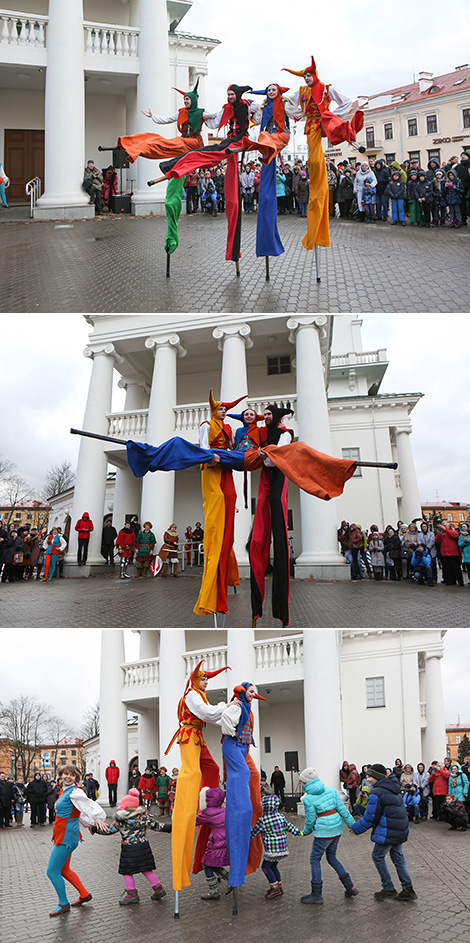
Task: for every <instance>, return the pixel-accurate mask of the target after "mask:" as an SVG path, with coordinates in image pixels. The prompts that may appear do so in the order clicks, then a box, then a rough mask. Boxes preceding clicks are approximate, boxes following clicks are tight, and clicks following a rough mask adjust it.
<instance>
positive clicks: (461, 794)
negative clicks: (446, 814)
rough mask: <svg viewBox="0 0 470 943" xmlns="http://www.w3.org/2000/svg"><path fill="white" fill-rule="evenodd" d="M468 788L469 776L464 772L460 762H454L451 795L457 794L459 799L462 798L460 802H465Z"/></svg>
mask: <svg viewBox="0 0 470 943" xmlns="http://www.w3.org/2000/svg"><path fill="white" fill-rule="evenodd" d="M468 790H469V782H468V776H466V775H465V773H462V770H461V769H460V766H459V764H458V763H452V766H451V775H450V779H449V796H451V795H452V796H456V798H457V799H460V802H463V801H464V799H465V797H466V796H467V794H468Z"/></svg>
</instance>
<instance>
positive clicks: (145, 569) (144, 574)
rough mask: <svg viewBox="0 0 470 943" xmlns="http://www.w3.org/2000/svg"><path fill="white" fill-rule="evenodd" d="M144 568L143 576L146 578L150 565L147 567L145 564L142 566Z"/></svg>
mask: <svg viewBox="0 0 470 943" xmlns="http://www.w3.org/2000/svg"><path fill="white" fill-rule="evenodd" d="M142 570H143V576H144V579H145V577H146V576H147V573H148V567H147V566H144V567H142Z"/></svg>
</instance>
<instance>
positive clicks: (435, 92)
mask: <svg viewBox="0 0 470 943" xmlns="http://www.w3.org/2000/svg"><path fill="white" fill-rule="evenodd" d="M428 74H430V73H428ZM469 90H470V67H469V66H467V67H465V68H461V69H456V70H454V72H447V73H446V74H445V75H434V76H432V78H431V85H430V86H429V88H427V89H426V91H424V92H420V90H419V82H411V84H410V85H400V86H398V88H391V89H389V90H388V91H386V92H378V93H377V94H376V95H369V96H367V101H368V104H367V103H366V104H365V105H364V104H362V105H360V104H359V103H358V101H357V100H356V101H355V102H354V103H353V106H352V109H351V111H353V112H354V111H357V109H358V108H361V107H362V110H365V111H367V113H369V112H370V111H378V110H379V109H380V111H382V110H383V109H385V108H396V107H397V105H400V104H401V103H405V102H406V104H407V105H408V104H415V103H420V104H422V103H427V102H431V101H433V100H434V99H436V98H442V97H443V96H444V95H451V94H459V93H461V92H468V91H469ZM365 97H366V96H362V98H361V101H362V100H363V99H364V98H365Z"/></svg>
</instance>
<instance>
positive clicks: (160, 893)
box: [150, 884, 166, 900]
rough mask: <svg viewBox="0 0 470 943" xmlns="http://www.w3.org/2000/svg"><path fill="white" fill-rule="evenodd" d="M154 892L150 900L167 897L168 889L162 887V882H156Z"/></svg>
mask: <svg viewBox="0 0 470 943" xmlns="http://www.w3.org/2000/svg"><path fill="white" fill-rule="evenodd" d="M152 890H153V894H152V895H151V897H150V900H161V899H162V897H166V890H165V888H164V887H162V885H161V884H155V886H154V887H153V888H152Z"/></svg>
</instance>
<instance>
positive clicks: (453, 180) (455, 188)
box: [445, 170, 463, 229]
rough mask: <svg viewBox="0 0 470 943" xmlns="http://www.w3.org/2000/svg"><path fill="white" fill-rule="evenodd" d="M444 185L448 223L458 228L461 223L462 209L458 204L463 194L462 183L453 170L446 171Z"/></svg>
mask: <svg viewBox="0 0 470 943" xmlns="http://www.w3.org/2000/svg"><path fill="white" fill-rule="evenodd" d="M445 186H446V191H447V206H448V207H449V217H450V225H451V226H455V228H456V229H458V228H459V226H461V225H462V211H461V208H460V204H461V202H462V196H463V185H462V183H461V182H460V180H459V178H458V177H457V174H455V173H454V171H453V170H449V171H448V174H447V180H446V183H445Z"/></svg>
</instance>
